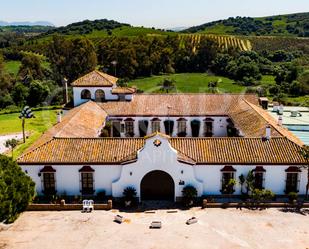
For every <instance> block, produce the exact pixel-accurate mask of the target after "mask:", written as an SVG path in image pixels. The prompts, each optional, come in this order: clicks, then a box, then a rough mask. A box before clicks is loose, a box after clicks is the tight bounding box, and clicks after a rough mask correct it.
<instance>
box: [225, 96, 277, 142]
mask: <svg viewBox="0 0 309 249" xmlns="http://www.w3.org/2000/svg"><path fill="white" fill-rule="evenodd" d="M252 106H253V104H250V103H249V102H247V101H239V102H237V103H236V104H235V105H234V106H233V107H232V108H231V109H230V111H229V113H228V115H229V116H230V118H231V119H232V121H233V123H234V125H235V127H236V128H237V129H238V130H240V131H241V133H242V134H241V135H243V136H244V137H263V136H265V131H266V126H267V125H268V124H269V123H268V122H267V120H265V119H264V118H263V116H261V113H260V112H258V111H256V110H255V109H254V108H253V107H252ZM271 135H272V136H281V135H280V133H279V132H278V131H277V130H276V129H274V128H273V127H271Z"/></svg>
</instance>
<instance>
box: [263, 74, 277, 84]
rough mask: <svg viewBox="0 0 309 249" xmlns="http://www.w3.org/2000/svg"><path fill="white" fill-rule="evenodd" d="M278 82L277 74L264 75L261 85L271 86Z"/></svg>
mask: <svg viewBox="0 0 309 249" xmlns="http://www.w3.org/2000/svg"><path fill="white" fill-rule="evenodd" d="M274 84H276V81H275V76H273V75H263V76H262V79H261V86H270V85H274Z"/></svg>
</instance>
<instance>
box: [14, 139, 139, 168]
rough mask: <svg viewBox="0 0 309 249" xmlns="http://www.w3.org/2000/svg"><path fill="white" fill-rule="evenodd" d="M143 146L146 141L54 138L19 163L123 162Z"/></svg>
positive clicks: (20, 159)
mask: <svg viewBox="0 0 309 249" xmlns="http://www.w3.org/2000/svg"><path fill="white" fill-rule="evenodd" d="M143 145H144V139H143V138H128V139H121V138H54V139H52V140H50V141H49V142H47V143H45V144H44V145H42V146H39V147H37V148H35V149H34V150H32V151H30V152H28V153H25V154H23V155H22V156H21V157H20V158H19V159H18V162H19V163H23V162H24V163H25V162H27V163H43V164H44V163H59V164H70V163H72V164H76V163H82V164H87V163H111V164H113V163H121V162H122V161H123V160H124V159H127V158H128V157H129V156H130V155H133V154H135V155H136V152H137V151H138V150H139V149H140V148H142V146H143Z"/></svg>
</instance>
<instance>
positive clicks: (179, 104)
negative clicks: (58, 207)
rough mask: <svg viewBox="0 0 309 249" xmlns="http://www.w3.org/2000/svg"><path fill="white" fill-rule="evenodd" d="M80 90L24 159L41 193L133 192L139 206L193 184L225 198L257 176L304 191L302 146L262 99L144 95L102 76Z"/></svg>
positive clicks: (173, 196)
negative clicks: (241, 182)
mask: <svg viewBox="0 0 309 249" xmlns="http://www.w3.org/2000/svg"><path fill="white" fill-rule="evenodd" d="M73 92H74V105H75V107H74V108H73V109H72V110H70V111H69V112H68V113H67V114H66V115H65V116H64V117H63V118H62V120H61V119H59V122H58V123H57V124H56V125H55V126H54V127H52V128H51V129H50V130H49V131H47V132H46V133H45V134H43V136H42V137H41V138H40V139H39V140H38V141H37V142H36V143H35V144H34V145H33V146H32V147H31V148H29V149H28V150H27V151H26V152H25V153H24V154H23V155H22V156H21V157H20V158H19V159H18V163H19V165H20V166H21V167H22V169H23V170H24V171H25V172H26V173H27V174H28V175H29V176H30V177H31V178H32V179H33V180H34V181H35V183H36V189H37V192H38V194H39V195H43V194H50V193H57V194H61V193H63V192H66V193H67V194H68V195H94V194H97V193H99V192H101V191H105V192H106V194H107V195H110V196H113V197H122V194H123V190H124V189H125V188H126V187H134V188H135V189H136V191H137V195H138V197H139V198H140V200H146V199H169V200H177V198H179V197H181V195H182V189H183V187H184V186H188V185H191V186H194V187H195V188H196V189H197V191H198V195H199V196H202V195H216V196H217V195H220V196H221V195H224V194H226V193H227V191H231V189H229V190H227V187H226V186H227V183H228V182H229V181H230V179H235V180H238V177H239V176H240V175H241V174H243V175H246V174H248V172H249V171H251V170H252V172H253V174H254V176H255V183H254V184H255V187H256V188H267V189H271V190H272V191H273V192H274V193H275V194H277V195H285V194H287V193H289V192H298V193H299V194H304V193H305V185H306V181H307V177H306V172H305V170H304V169H302V168H301V167H300V166H302V165H304V164H305V163H306V162H305V160H304V158H302V156H301V154H300V153H299V152H300V149H301V146H302V145H303V144H302V142H301V141H300V140H299V139H298V138H297V137H295V136H293V134H291V133H290V132H289V131H288V130H287V129H285V128H284V127H282V126H281V125H280V123H279V124H278V122H277V121H276V120H274V119H273V118H272V117H271V116H270V115H269V114H268V113H267V112H266V111H265V110H263V109H262V108H261V107H260V106H259V103H258V99H257V98H256V97H255V96H253V95H235V94H222V95H220V94H166V95H162V94H157V95H147V94H135V89H134V88H126V87H118V86H117V79H116V78H114V77H112V76H109V75H106V74H103V73H101V72H98V71H94V72H91V73H89V74H87V75H86V76H84V77H82V78H80V79H78V80H77V81H75V82H74V83H73ZM102 129H103V130H105V133H109V135H110V136H111V137H100V135H101V134H103V133H104V132H101V131H102ZM232 193H233V194H234V195H239V194H240V193H241V187H240V185H239V184H236V185H235V186H234V187H233V189H232Z"/></svg>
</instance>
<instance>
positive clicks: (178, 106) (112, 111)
mask: <svg viewBox="0 0 309 249" xmlns="http://www.w3.org/2000/svg"><path fill="white" fill-rule="evenodd" d="M244 99H247V100H249V101H250V102H252V103H256V104H257V103H258V99H257V98H256V97H255V96H254V95H241V94H136V95H134V97H133V100H132V101H128V102H106V103H99V105H100V106H101V107H102V108H103V109H104V110H105V111H106V112H107V113H108V114H109V115H110V116H167V115H171V116H192V115H195V116H198V115H227V114H228V113H229V110H230V108H231V107H233V106H234V105H235V103H237V102H239V101H243V100H244Z"/></svg>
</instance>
